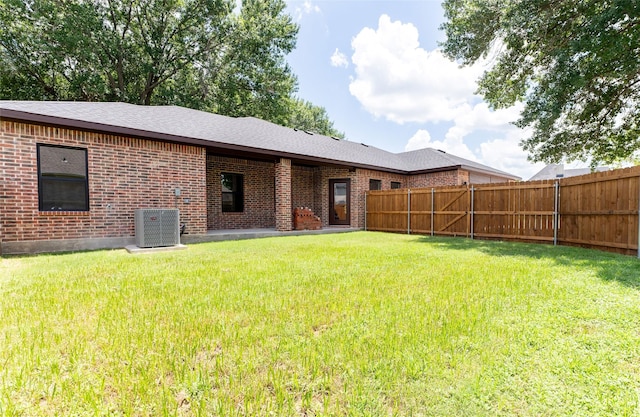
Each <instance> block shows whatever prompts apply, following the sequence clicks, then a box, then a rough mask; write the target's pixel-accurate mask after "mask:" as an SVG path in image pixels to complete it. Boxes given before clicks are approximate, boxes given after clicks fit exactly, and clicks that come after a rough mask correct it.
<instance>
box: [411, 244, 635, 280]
mask: <svg viewBox="0 0 640 417" xmlns="http://www.w3.org/2000/svg"><path fill="white" fill-rule="evenodd" d="M419 241H420V242H424V243H429V244H430V245H433V246H435V247H441V248H446V249H449V250H461V251H466V250H476V251H479V252H482V253H484V254H487V255H490V256H495V257H527V258H532V259H546V260H551V261H553V262H554V263H556V264H558V265H564V266H571V267H578V268H583V269H589V270H592V271H595V272H596V274H597V275H598V277H600V278H601V279H603V280H605V281H617V282H620V283H621V284H623V285H625V286H628V287H631V288H633V289H636V290H640V260H639V259H638V258H636V257H632V256H625V255H619V254H615V253H609V252H603V251H598V250H594V249H584V248H578V247H571V246H552V245H546V244H535V243H518V242H503V241H490V240H471V239H467V238H457V237H431V236H423V237H420V239H419Z"/></svg>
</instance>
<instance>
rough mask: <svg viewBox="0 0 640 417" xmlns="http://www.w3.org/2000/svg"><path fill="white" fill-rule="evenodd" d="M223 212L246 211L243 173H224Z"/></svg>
mask: <svg viewBox="0 0 640 417" xmlns="http://www.w3.org/2000/svg"><path fill="white" fill-rule="evenodd" d="M221 177H222V212H223V213H240V212H242V211H244V193H243V184H242V182H243V181H242V175H241V174H228V173H224V172H223V173H222V175H221Z"/></svg>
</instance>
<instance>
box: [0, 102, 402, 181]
mask: <svg viewBox="0 0 640 417" xmlns="http://www.w3.org/2000/svg"><path fill="white" fill-rule="evenodd" d="M2 118H5V119H11V120H16V121H21V122H34V123H39V124H45V125H51V126H58V127H64V128H71V129H78V130H85V131H93V132H100V133H107V134H117V135H122V136H132V137H137V138H144V139H155V140H161V141H166V142H178V143H185V144H189V145H197V146H202V147H205V148H210V149H212V150H215V149H219V150H224V151H234V152H239V153H247V154H254V155H264V156H269V157H272V158H288V159H292V160H296V161H301V162H313V163H317V164H326V165H337V166H344V167H349V168H361V169H372V170H376V171H384V172H389V173H396V174H407V171H405V170H401V169H395V168H385V167H379V166H375V165H368V164H362V163H358V162H350V161H340V160H336V159H330V158H322V157H315V156H310V155H302V154H295V153H290V152H283V151H276V150H271V149H264V148H254V147H250V146H243V145H235V144H231V143H225V142H217V141H214V140H208V139H199V138H192V137H189V136H180V135H171V134H168V133H160V132H154V131H149V130H143V129H134V128H129V127H122V126H114V125H109V124H104V123H95V122H87V121H84V120H77V119H68V118H64V117H57V116H47V115H42V114H36V113H30V112H24V111H20V110H10V109H0V119H2Z"/></svg>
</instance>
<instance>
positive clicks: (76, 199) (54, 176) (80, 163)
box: [37, 144, 89, 211]
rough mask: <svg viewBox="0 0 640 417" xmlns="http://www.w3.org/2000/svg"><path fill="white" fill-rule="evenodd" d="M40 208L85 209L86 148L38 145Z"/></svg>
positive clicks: (43, 209) (86, 189) (50, 209)
mask: <svg viewBox="0 0 640 417" xmlns="http://www.w3.org/2000/svg"><path fill="white" fill-rule="evenodd" d="M37 150H38V200H39V210H40V211H88V210H89V181H88V173H87V165H88V164H87V150H86V149H82V148H67V147H62V146H49V145H40V144H38V147H37Z"/></svg>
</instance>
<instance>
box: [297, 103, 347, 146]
mask: <svg viewBox="0 0 640 417" xmlns="http://www.w3.org/2000/svg"><path fill="white" fill-rule="evenodd" d="M291 107H292V110H291V112H290V113H289V120H288V121H287V126H289V127H292V128H295V129H300V130H306V131H308V132H315V133H319V134H321V135H325V136H333V137H335V138H339V139H344V133H343V132H340V131H338V130H337V129H335V128H334V127H333V122H332V121H331V120H329V116H328V115H327V111H326V110H325V108H324V107H321V106H315V105H314V104H312V103H310V102H308V101H306V100H302V99H299V98H294V99H292V100H291Z"/></svg>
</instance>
